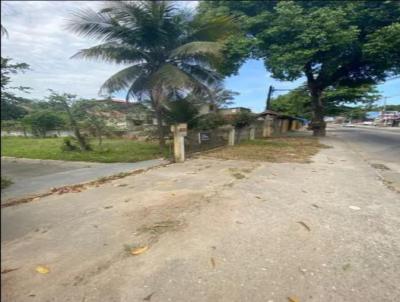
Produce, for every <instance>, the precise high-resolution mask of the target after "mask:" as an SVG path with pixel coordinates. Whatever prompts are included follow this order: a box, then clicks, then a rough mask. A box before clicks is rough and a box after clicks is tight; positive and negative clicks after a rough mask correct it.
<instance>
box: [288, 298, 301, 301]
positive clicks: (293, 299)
mask: <svg viewBox="0 0 400 302" xmlns="http://www.w3.org/2000/svg"><path fill="white" fill-rule="evenodd" d="M288 300H289V302H300V300H299V299H297V298H294V297H288Z"/></svg>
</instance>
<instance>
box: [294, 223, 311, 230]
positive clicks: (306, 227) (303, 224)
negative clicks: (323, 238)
mask: <svg viewBox="0 0 400 302" xmlns="http://www.w3.org/2000/svg"><path fill="white" fill-rule="evenodd" d="M297 223H299V224H301V225H302V226H303V227H304V228H305V229H306V230H307V231H311V229H310V227H309V226H308V225H306V224H305V223H304V222H303V221H297Z"/></svg>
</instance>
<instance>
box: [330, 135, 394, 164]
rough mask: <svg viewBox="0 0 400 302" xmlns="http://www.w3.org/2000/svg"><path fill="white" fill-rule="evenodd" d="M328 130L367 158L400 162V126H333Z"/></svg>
mask: <svg viewBox="0 0 400 302" xmlns="http://www.w3.org/2000/svg"><path fill="white" fill-rule="evenodd" d="M330 132H331V133H332V134H334V135H336V136H338V137H340V138H342V139H344V140H345V141H347V142H349V143H351V144H352V145H354V146H356V147H358V149H359V150H360V151H361V152H362V153H363V154H364V155H365V156H366V158H367V159H368V160H377V161H383V162H390V163H397V164H400V128H398V129H391V128H389V129H385V128H358V127H354V128H345V127H341V128H334V129H330Z"/></svg>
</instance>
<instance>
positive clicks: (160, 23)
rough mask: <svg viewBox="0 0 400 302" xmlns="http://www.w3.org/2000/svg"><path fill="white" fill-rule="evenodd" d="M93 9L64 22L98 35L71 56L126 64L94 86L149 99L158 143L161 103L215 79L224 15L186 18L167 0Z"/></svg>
mask: <svg viewBox="0 0 400 302" xmlns="http://www.w3.org/2000/svg"><path fill="white" fill-rule="evenodd" d="M107 5H108V6H107V7H106V8H104V9H102V10H100V11H98V12H95V11H93V10H91V9H84V10H79V11H76V12H75V13H74V16H73V19H72V20H70V22H69V23H68V25H67V28H68V29H69V30H71V31H73V32H75V33H77V34H79V35H82V36H85V37H90V38H94V39H97V40H101V44H99V45H97V46H93V47H91V48H88V49H83V50H81V51H79V52H78V53H77V54H75V55H74V56H73V57H74V58H91V59H101V60H104V61H107V62H114V63H119V64H121V63H122V64H127V65H128V66H127V67H126V68H124V69H122V70H121V71H119V72H117V73H116V74H114V75H113V76H111V77H110V78H109V79H108V80H107V81H106V82H105V83H104V84H103V85H102V87H101V90H100V92H106V93H113V92H117V91H126V92H127V93H126V100H127V101H128V100H129V99H130V98H137V99H138V100H139V101H140V100H150V102H151V105H152V107H153V109H154V111H155V113H156V118H157V124H158V132H159V142H160V145H161V146H163V145H164V131H163V126H162V104H163V103H164V102H165V101H166V100H167V98H168V96H170V95H171V94H172V93H174V92H179V93H182V92H187V93H189V92H198V91H207V90H208V87H207V86H208V85H210V84H213V83H216V82H218V81H220V80H221V77H220V76H219V74H218V73H217V72H216V70H215V67H216V66H217V64H218V62H219V60H220V59H221V58H220V53H221V48H222V47H223V44H222V42H221V41H222V39H223V38H225V37H227V35H228V34H229V32H230V31H232V30H233V29H234V26H233V23H232V22H231V19H230V18H229V17H218V18H215V19H213V20H207V22H204V21H202V20H199V19H196V18H192V16H189V15H188V14H185V13H184V12H183V11H180V10H178V9H177V7H176V6H175V5H174V3H172V2H168V1H122V2H121V1H115V2H109V3H107Z"/></svg>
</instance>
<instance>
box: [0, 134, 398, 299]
mask: <svg viewBox="0 0 400 302" xmlns="http://www.w3.org/2000/svg"><path fill="white" fill-rule="evenodd" d="M324 142H325V143H327V144H330V145H332V146H333V148H330V149H323V150H322V151H321V152H320V153H319V154H318V155H317V156H315V157H314V158H313V161H314V162H312V163H310V164H298V163H296V164H294V163H291V164H271V163H265V162H247V161H236V160H217V159H212V158H198V159H193V160H189V161H187V162H185V163H182V164H172V165H168V166H165V167H159V168H154V169H150V170H148V171H146V172H143V173H141V174H137V175H132V176H128V177H126V178H123V179H118V180H114V181H112V182H111V183H107V184H104V185H102V186H100V187H91V188H88V189H87V190H85V191H83V192H80V193H68V194H63V195H57V194H56V195H52V196H48V197H44V198H41V199H39V200H36V201H32V202H30V203H26V204H20V205H16V206H11V207H7V208H3V209H2V211H1V215H2V217H1V218H2V219H1V224H2V225H1V226H2V228H1V231H2V242H1V249H2V253H1V258H2V259H1V260H2V262H1V266H2V267H1V269H2V274H1V279H2V291H1V295H2V300H4V301H33V302H35V301H57V302H64V301H65V302H66V301H85V302H97V301H110V302H113V301H115V302H117V301H118V302H125V301H126V302H128V301H129V302H136V301H138V302H143V301H151V302H168V301H174V302H180V301H182V302H187V301H191V302H197V301H199V302H203V301H204V302H209V301H219V302H225V301H226V302H236V301H237V302H243V301H249V302H271V301H273V302H287V301H300V302H303V301H307V302H321V301H324V302H338V301H340V302H354V301H364V302H376V301H379V302H395V301H399V299H398V298H399V297H400V288H399V284H400V271H399V267H400V256H399V255H400V232H399V229H400V207H399V196H400V195H399V194H397V193H395V192H394V191H391V190H390V189H388V188H387V187H386V186H385V185H384V184H383V183H382V182H381V181H380V180H379V179H378V178H377V175H376V173H375V170H374V169H373V168H372V167H371V166H370V165H369V164H368V163H367V162H365V161H364V160H363V159H362V158H360V156H359V154H358V152H356V151H354V150H352V149H351V148H349V147H348V145H347V144H346V143H343V142H342V141H340V140H339V139H326V140H324ZM143 246H147V247H148V250H147V251H145V252H144V253H142V254H140V255H137V256H134V255H132V254H131V253H130V252H129V250H130V249H131V248H134V247H143ZM38 265H42V266H46V267H48V269H49V270H50V271H49V273H48V274H40V273H38V272H36V270H35V269H36V267H37V266H38ZM289 297H290V299H291V300H289V299H288V298H289Z"/></svg>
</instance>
